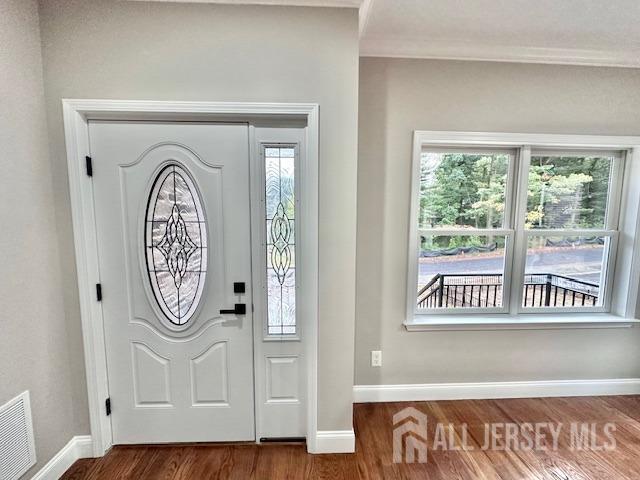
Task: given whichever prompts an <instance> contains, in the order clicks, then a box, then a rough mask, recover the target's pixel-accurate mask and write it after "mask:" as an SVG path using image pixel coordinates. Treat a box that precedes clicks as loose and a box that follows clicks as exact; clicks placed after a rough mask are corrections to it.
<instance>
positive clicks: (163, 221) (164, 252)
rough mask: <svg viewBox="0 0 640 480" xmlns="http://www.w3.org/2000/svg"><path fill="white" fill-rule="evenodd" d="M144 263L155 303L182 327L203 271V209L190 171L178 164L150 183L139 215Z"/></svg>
mask: <svg viewBox="0 0 640 480" xmlns="http://www.w3.org/2000/svg"><path fill="white" fill-rule="evenodd" d="M145 250H146V266H147V272H148V273H149V281H150V282H151V288H152V290H153V295H154V297H155V301H156V303H157V304H158V306H159V307H160V309H161V310H162V312H163V313H164V315H165V316H166V317H167V319H169V321H170V322H171V323H172V324H174V325H185V324H187V323H188V322H189V320H190V319H191V318H192V317H193V315H194V313H195V312H196V310H197V308H198V304H199V303H200V300H201V298H202V291H203V287H204V281H205V277H206V274H207V229H206V222H205V219H204V209H203V206H202V201H201V199H200V195H199V194H198V190H197V189H196V187H195V184H194V182H193V179H192V177H191V175H189V173H188V172H187V171H186V170H185V169H184V167H182V166H180V165H178V164H171V165H168V166H166V167H165V168H163V169H162V170H161V171H160V173H158V175H157V177H156V178H155V180H154V182H153V188H152V189H151V194H150V196H149V201H148V203H147V212H146V218H145Z"/></svg>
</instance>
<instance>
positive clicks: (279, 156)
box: [264, 147, 296, 335]
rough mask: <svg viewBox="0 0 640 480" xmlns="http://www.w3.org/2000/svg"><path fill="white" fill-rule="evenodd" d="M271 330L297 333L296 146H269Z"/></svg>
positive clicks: (268, 237) (268, 322) (268, 200)
mask: <svg viewBox="0 0 640 480" xmlns="http://www.w3.org/2000/svg"><path fill="white" fill-rule="evenodd" d="M264 153H265V155H264V156H265V172H266V175H265V177H266V178H265V204H266V233H267V236H266V238H267V252H266V254H267V304H268V313H267V333H268V334H269V335H292V334H295V333H296V288H295V287H296V261H295V177H294V169H295V149H294V148H293V147H266V148H265V149H264Z"/></svg>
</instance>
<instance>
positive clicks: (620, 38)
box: [155, 0, 640, 67]
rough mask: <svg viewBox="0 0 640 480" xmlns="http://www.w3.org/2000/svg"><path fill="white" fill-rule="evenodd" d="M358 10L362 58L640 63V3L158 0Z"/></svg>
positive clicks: (607, 0)
mask: <svg viewBox="0 0 640 480" xmlns="http://www.w3.org/2000/svg"><path fill="white" fill-rule="evenodd" d="M155 1H174V2H175V1H183V2H207V3H230V4H268V5H296V6H314V7H346V8H359V9H360V55H361V56H385V57H410V58H447V59H460V60H489V61H509V62H532V63H564V64H576V65H605V66H618V67H640V0H155Z"/></svg>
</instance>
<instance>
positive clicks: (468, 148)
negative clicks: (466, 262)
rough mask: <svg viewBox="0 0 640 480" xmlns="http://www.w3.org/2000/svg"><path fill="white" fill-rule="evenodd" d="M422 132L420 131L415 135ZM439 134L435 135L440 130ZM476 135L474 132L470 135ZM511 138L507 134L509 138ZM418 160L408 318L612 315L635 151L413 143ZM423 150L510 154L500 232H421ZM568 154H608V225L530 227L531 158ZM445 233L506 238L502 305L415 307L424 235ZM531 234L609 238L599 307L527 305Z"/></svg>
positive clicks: (569, 145)
mask: <svg viewBox="0 0 640 480" xmlns="http://www.w3.org/2000/svg"><path fill="white" fill-rule="evenodd" d="M419 133H420V132H416V137H418V134H419ZM436 133H437V132H436ZM456 135H457V136H459V138H461V139H462V138H463V136H464V134H463V133H459V132H454V134H453V135H452V136H456ZM476 135H478V134H470V137H473V136H476ZM508 135H509V134H505V136H508ZM414 140H415V142H414V159H413V169H412V182H411V184H412V188H411V195H412V197H411V208H410V214H411V217H410V238H409V265H408V275H409V277H408V285H407V288H408V292H407V313H408V317H409V318H413V317H416V316H432V315H461V314H463V315H467V314H512V315H513V314H540V313H548V314H557V313H577V312H585V313H607V312H610V311H611V304H612V291H613V288H614V276H615V271H614V269H615V265H616V256H617V253H618V243H619V230H618V226H619V222H620V203H621V198H622V191H623V179H624V172H625V161H626V158H627V156H628V155H629V154H630V153H631V150H629V149H628V147H626V146H621V147H615V146H611V147H607V148H600V147H596V146H594V147H591V146H589V147H586V148H585V146H583V145H578V144H572V143H570V142H566V143H563V144H560V145H558V144H554V145H553V147H549V146H548V145H545V144H544V143H540V144H535V143H532V144H527V145H522V144H520V145H512V144H510V142H504V143H500V142H499V141H495V140H493V141H491V142H487V143H470V142H471V141H472V139H471V138H470V139H469V141H468V142H467V141H464V140H463V141H462V142H460V143H461V144H456V143H452V144H446V143H443V142H434V143H429V142H428V141H425V142H422V141H419V138H416V139H414ZM423 152H432V153H452V152H463V153H487V154H490V153H494V154H503V153H508V154H509V155H510V162H509V168H508V174H507V184H506V191H505V212H504V220H503V226H502V228H483V229H477V228H468V227H464V228H458V227H452V228H430V229H422V228H419V226H418V211H419V201H420V161H421V155H422V153H423ZM560 154H562V155H565V156H580V155H590V156H606V157H609V158H612V168H611V174H610V177H609V181H610V185H609V193H608V198H607V211H606V214H605V227H604V228H602V229H588V228H584V229H567V228H553V229H527V228H525V225H524V224H525V218H526V209H527V201H526V197H527V190H528V175H529V168H530V164H531V157H532V156H535V155H547V156H553V155H560ZM425 235H428V236H434V235H437V236H446V235H452V236H453V235H477V236H484V235H493V236H504V237H505V254H504V267H503V272H502V279H503V282H502V285H503V288H502V305H501V306H499V307H431V308H420V307H418V305H417V291H418V259H419V257H418V256H419V251H420V238H421V236H425ZM532 236H541V237H545V236H555V237H559V236H571V237H606V238H607V239H608V241H607V242H606V243H605V251H604V254H603V269H602V274H601V278H600V285H601V288H600V296H599V297H600V298H599V301H598V304H597V305H596V306H581V305H578V306H562V307H531V306H528V307H524V306H523V305H522V304H523V292H524V279H525V265H526V257H527V255H526V253H527V244H528V239H529V238H530V237H532Z"/></svg>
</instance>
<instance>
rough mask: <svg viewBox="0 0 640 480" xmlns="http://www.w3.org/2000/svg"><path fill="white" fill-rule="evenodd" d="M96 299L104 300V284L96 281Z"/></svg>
mask: <svg viewBox="0 0 640 480" xmlns="http://www.w3.org/2000/svg"><path fill="white" fill-rule="evenodd" d="M96 299H97V300H98V301H99V302H101V301H102V284H100V283H96Z"/></svg>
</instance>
